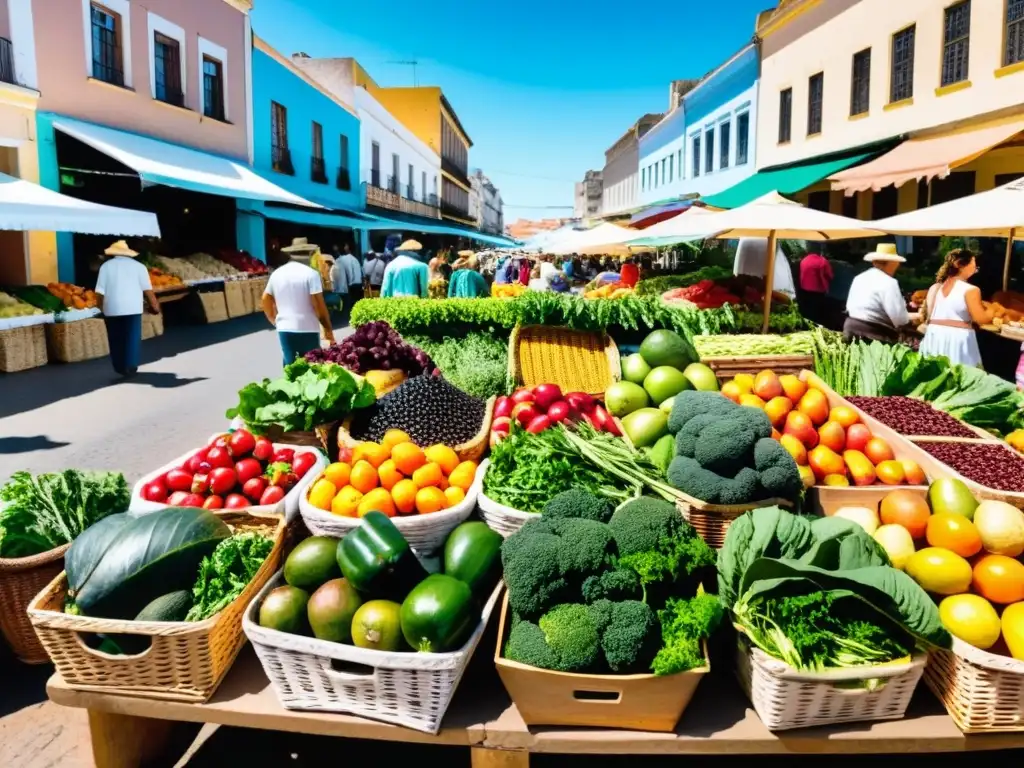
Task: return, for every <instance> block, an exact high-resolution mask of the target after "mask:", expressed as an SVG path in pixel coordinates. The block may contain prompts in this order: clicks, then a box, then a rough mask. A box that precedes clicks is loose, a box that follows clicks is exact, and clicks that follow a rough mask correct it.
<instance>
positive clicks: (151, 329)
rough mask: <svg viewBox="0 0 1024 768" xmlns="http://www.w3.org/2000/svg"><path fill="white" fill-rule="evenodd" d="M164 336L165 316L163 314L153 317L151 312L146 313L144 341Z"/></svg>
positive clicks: (143, 321)
mask: <svg viewBox="0 0 1024 768" xmlns="http://www.w3.org/2000/svg"><path fill="white" fill-rule="evenodd" d="M163 335H164V316H163V313H161V314H159V315H153V314H150V313H149V312H145V313H143V315H142V340H143V341H145V340H146V339H152V338H155V337H157V336H163Z"/></svg>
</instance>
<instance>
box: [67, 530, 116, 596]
mask: <svg viewBox="0 0 1024 768" xmlns="http://www.w3.org/2000/svg"><path fill="white" fill-rule="evenodd" d="M132 517H133V515H132V514H131V513H130V512H122V513H120V514H117V515H110V516H109V517H105V518H103V519H102V520H100V521H99V522H98V523H94V524H93V525H90V526H89V527H88V528H86V529H85V530H84V531H82V533H81V534H79V536H78V538H77V539H75V541H74V542H73V543H72V544H71V546H70V547H68V551H67V552H66V553H65V554H64V572H65V573H66V574H67V577H68V591H69V592H72V593H76V592H78V590H80V589H81V588H82V585H83V584H84V583H85V580H86V579H88V578H89V577H90V576H91V575H92V572H93V570H94V569H95V568H96V566H97V565H99V562H100V560H102V559H103V555H105V554H106V552H107V550H108V549H109V548H110V545H111V544H113V543H114V542H115V541H116V540H117V537H118V536H119V535H120V534H121V529H122V528H124V527H125V526H126V525H127V524H128V522H129V521H130V520H131V519H132Z"/></svg>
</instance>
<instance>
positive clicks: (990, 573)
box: [972, 554, 1024, 605]
mask: <svg viewBox="0 0 1024 768" xmlns="http://www.w3.org/2000/svg"><path fill="white" fill-rule="evenodd" d="M973 573H974V580H973V581H972V586H973V588H974V591H975V592H977V593H978V594H979V595H981V596H982V597H984V598H985V599H986V600H988V601H989V602H992V603H997V604H999V605H1009V604H1011V603H1019V602H1020V601H1022V600H1024V564H1022V563H1021V562H1020V561H1019V560H1016V559H1015V558H1012V557H1007V556H1006V555H990V554H986V555H982V556H981V557H980V558H978V559H977V560H976V561H975V562H974V571H973Z"/></svg>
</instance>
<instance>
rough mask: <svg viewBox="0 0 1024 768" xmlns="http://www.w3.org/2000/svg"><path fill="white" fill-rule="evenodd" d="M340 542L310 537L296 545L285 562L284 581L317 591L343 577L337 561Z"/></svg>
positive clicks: (328, 538)
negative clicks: (330, 581) (320, 586)
mask: <svg viewBox="0 0 1024 768" xmlns="http://www.w3.org/2000/svg"><path fill="white" fill-rule="evenodd" d="M337 551H338V540H337V539H332V538H330V537H329V536H310V537H309V538H308V539H303V540H302V541H300V542H299V543H298V544H296V545H295V549H293V550H292V552H291V554H290V555H288V557H287V559H286V560H285V561H284V580H285V581H286V582H288V583H289V584H291V585H292V586H293V587H299V588H301V589H315V588H316V587H317V586H319V585H320V584H323V583H324V582H326V581H328V580H330V579H336V578H338V577H340V576H341V570H340V569H339V568H338V560H337Z"/></svg>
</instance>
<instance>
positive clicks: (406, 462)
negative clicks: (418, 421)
mask: <svg viewBox="0 0 1024 768" xmlns="http://www.w3.org/2000/svg"><path fill="white" fill-rule="evenodd" d="M391 460H392V461H394V462H395V466H396V467H398V471H399V472H401V473H402V474H403V475H405V476H406V477H408V476H409V475H411V474H412V473H413V472H415V471H416V470H417V469H419V468H420V467H422V466H423V465H424V464H426V463H427V457H426V456H424V455H423V449H422V448H420V447H419V446H418V445H416V443H412V442H409V443H399V444H398V445H396V446H395V447H394V448H392V449H391Z"/></svg>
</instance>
